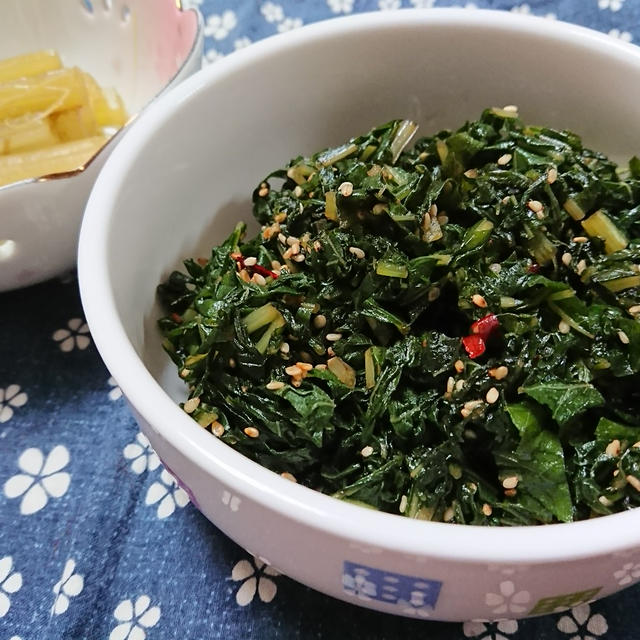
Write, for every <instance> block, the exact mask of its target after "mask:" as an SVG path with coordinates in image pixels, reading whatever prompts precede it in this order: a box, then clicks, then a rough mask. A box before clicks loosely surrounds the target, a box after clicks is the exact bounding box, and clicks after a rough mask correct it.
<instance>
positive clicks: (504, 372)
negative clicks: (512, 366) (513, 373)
mask: <svg viewBox="0 0 640 640" xmlns="http://www.w3.org/2000/svg"><path fill="white" fill-rule="evenodd" d="M488 373H489V375H490V376H491V377H492V378H495V379H496V380H503V379H504V378H506V377H507V376H508V375H509V368H508V367H505V366H504V365H502V366H500V367H496V368H495V369H489V371H488Z"/></svg>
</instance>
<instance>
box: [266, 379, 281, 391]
mask: <svg viewBox="0 0 640 640" xmlns="http://www.w3.org/2000/svg"><path fill="white" fill-rule="evenodd" d="M282 387H284V382H280V380H272V381H271V382H268V383H267V389H269V391H277V390H278V389H282Z"/></svg>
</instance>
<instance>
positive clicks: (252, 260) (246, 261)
mask: <svg viewBox="0 0 640 640" xmlns="http://www.w3.org/2000/svg"><path fill="white" fill-rule="evenodd" d="M257 262H258V258H255V257H253V256H250V257H248V258H245V259H244V264H245V265H246V266H247V267H253V265H254V264H256V263H257Z"/></svg>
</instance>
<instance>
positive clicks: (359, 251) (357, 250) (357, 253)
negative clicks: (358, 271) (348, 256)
mask: <svg viewBox="0 0 640 640" xmlns="http://www.w3.org/2000/svg"><path fill="white" fill-rule="evenodd" d="M349 253H352V254H353V255H354V256H355V257H356V258H358V259H359V260H362V258H364V256H365V253H364V251H363V250H362V249H360V248H359V247H349Z"/></svg>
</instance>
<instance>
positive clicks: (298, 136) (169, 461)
mask: <svg viewBox="0 0 640 640" xmlns="http://www.w3.org/2000/svg"><path fill="white" fill-rule="evenodd" d="M587 70H588V72H587ZM512 103H515V104H517V105H519V106H520V108H521V113H522V115H523V118H524V119H525V120H526V121H528V122H534V123H544V124H548V125H551V126H557V127H569V128H571V129H573V130H575V131H577V132H578V133H580V134H582V135H583V136H584V139H585V141H586V142H587V143H588V144H590V145H592V146H595V147H596V148H598V149H602V150H604V151H606V152H609V153H610V154H612V155H613V156H615V157H626V156H629V155H631V154H632V153H634V152H635V153H637V152H638V151H639V150H640V127H638V126H637V123H638V104H640V49H637V48H635V47H633V46H630V45H627V44H624V43H620V42H617V41H614V40H613V39H610V38H609V37H608V36H604V35H600V34H597V33H595V32H592V31H588V30H585V29H582V28H579V27H574V26H569V25H566V24H562V23H556V22H549V21H544V20H541V19H536V18H531V17H527V16H516V15H513V14H508V13H494V12H485V11H460V10H444V9H443V10H427V11H401V12H396V13H384V14H369V15H359V16H353V17H347V18H341V19H338V20H333V21H330V22H325V23H319V24H315V25H311V26H309V27H305V28H303V29H301V30H299V31H294V32H291V33H287V34H285V35H281V36H276V37H274V38H271V39H268V40H265V41H263V42H259V43H257V44H255V45H252V46H251V47H249V48H247V49H245V50H242V51H240V52H237V53H234V54H233V55H231V56H229V57H228V58H226V59H224V60H222V61H221V62H217V63H216V64H215V65H213V66H211V67H210V68H208V69H206V70H204V71H202V72H200V73H199V74H197V75H196V76H194V77H192V78H190V79H189V80H187V81H186V82H185V83H184V84H182V85H181V86H180V87H178V88H177V89H175V90H173V91H172V92H171V93H169V94H167V95H166V96H164V97H163V98H161V99H160V100H158V101H157V102H156V103H155V104H154V105H152V107H151V108H150V109H149V110H148V111H147V112H145V114H144V115H143V116H142V117H141V118H140V119H139V121H138V122H136V123H135V125H134V126H133V128H132V129H131V131H130V132H129V133H127V135H126V136H125V137H124V138H123V140H122V142H121V143H120V144H119V145H118V147H117V148H116V149H115V151H114V153H113V155H112V156H111V158H110V159H109V161H108V162H107V164H106V166H105V168H104V170H103V172H102V174H101V175H100V177H99V179H98V181H97V183H96V186H95V189H94V191H93V193H92V195H91V198H90V201H89V204H88V207H87V212H86V217H85V220H84V224H83V227H82V232H81V239H80V254H79V268H80V284H81V290H82V298H83V302H84V307H85V311H86V314H87V319H88V321H89V325H90V327H91V331H92V334H93V338H94V340H95V343H96V345H97V347H98V349H99V350H100V353H101V354H102V356H103V358H104V360H105V362H106V364H107V366H108V368H109V369H110V370H111V372H112V374H113V375H114V376H115V378H116V380H117V381H118V383H119V385H120V386H121V388H122V390H123V392H124V394H125V395H126V397H127V398H128V400H129V403H130V404H131V406H132V409H133V411H134V413H135V415H136V417H137V419H138V421H139V423H140V426H141V428H142V430H143V431H144V433H145V434H146V435H147V436H148V437H149V439H150V441H151V443H152V445H153V447H154V448H155V450H156V451H157V452H158V454H159V456H160V457H161V459H162V460H163V462H164V464H165V465H166V466H168V467H169V469H170V470H171V471H172V473H174V474H175V475H176V477H178V478H179V480H180V482H181V483H182V485H183V486H184V487H185V488H186V489H187V491H188V493H189V495H190V496H191V498H192V500H193V502H194V503H195V504H196V506H197V507H198V508H199V509H200V510H201V511H202V512H203V513H204V514H205V515H206V516H207V517H208V518H209V519H210V520H211V521H213V522H214V523H215V524H216V525H217V526H218V527H219V528H220V529H221V530H222V531H224V532H225V533H227V534H228V535H229V536H230V537H231V538H233V539H234V540H235V541H236V542H238V543H239V544H240V545H242V546H243V547H245V548H246V549H247V550H249V551H250V552H251V553H253V554H255V555H258V556H260V557H262V558H263V559H264V560H265V561H266V562H269V563H272V564H273V565H274V566H275V567H276V568H277V569H278V570H280V571H282V572H284V573H285V574H287V575H288V576H291V577H292V578H295V579H296V580H299V581H300V582H303V583H305V584H307V585H310V586H311V587H314V588H316V589H318V590H320V591H323V592H325V593H327V594H330V595H332V596H335V597H337V598H341V599H343V600H346V601H348V602H353V603H356V604H360V605H363V606H367V607H371V608H374V609H379V610H381V611H386V612H390V613H394V614H403V615H416V616H425V617H431V618H434V619H440V620H466V619H473V618H476V619H477V618H480V619H495V618H514V617H523V616H528V615H536V614H543V613H549V612H552V611H556V610H560V609H565V608H568V607H571V606H574V605H576V604H578V603H580V602H584V601H589V600H592V599H595V598H599V597H602V596H606V595H608V594H610V593H613V592H614V591H617V590H618V589H620V588H622V585H624V584H628V583H629V581H631V576H630V575H629V576H627V573H628V572H626V573H625V570H624V569H623V567H624V566H625V565H628V563H629V562H633V563H636V562H638V561H639V559H640V510H636V511H630V512H626V513H622V514H617V515H613V516H608V517H603V518H600V519H594V520H589V521H584V522H577V523H570V524H558V525H547V526H540V527H519V528H483V527H472V526H461V525H451V524H443V523H431V522H424V521H416V520H410V519H406V518H403V517H400V516H394V515H388V514H382V513H377V512H374V511H371V510H367V509H362V508H359V507H357V506H353V505H350V504H346V503H343V502H339V501H338V500H334V499H332V498H329V497H327V496H324V495H321V494H319V493H316V492H313V491H311V490H309V489H306V488H304V487H301V486H298V485H295V484H292V483H290V482H288V481H286V480H283V479H282V478H280V477H279V476H278V475H276V474H274V473H271V472H270V471H268V470H266V469H264V468H261V467H260V466H258V465H257V464H255V463H253V462H251V461H250V460H248V459H246V458H244V457H243V456H241V455H240V454H239V453H237V452H235V451H233V450H232V449H230V448H228V447H227V446H226V445H224V444H223V443H221V442H220V441H218V440H217V439H216V438H214V437H212V436H211V435H210V434H209V433H208V432H205V431H204V430H202V429H201V428H200V427H199V426H198V425H197V424H196V423H195V422H194V421H192V420H191V419H190V418H189V417H188V416H187V415H186V414H184V413H183V412H182V411H181V410H180V409H179V408H178V406H176V404H175V403H176V401H177V400H179V399H180V398H184V397H185V396H184V389H183V388H182V383H181V382H180V381H179V380H178V378H177V375H176V372H175V370H174V367H173V365H172V364H170V363H169V361H168V358H166V357H165V355H164V354H163V352H162V350H161V347H160V338H159V336H158V333H157V331H156V328H155V320H156V319H157V317H158V316H159V314H160V310H159V309H158V307H157V306H156V301H155V287H156V285H157V284H158V283H159V282H160V281H161V280H162V279H163V278H165V277H166V276H167V274H168V273H169V272H170V271H171V270H172V269H173V268H176V267H178V266H179V265H180V262H181V259H182V258H183V257H186V256H199V255H207V253H208V249H209V247H210V246H211V245H212V243H215V242H217V241H219V240H221V239H222V238H223V237H225V235H226V234H227V233H228V232H229V231H230V229H231V228H232V224H233V222H234V221H235V220H237V219H238V218H244V219H249V218H250V215H251V214H250V210H251V209H250V201H249V198H250V194H251V191H252V189H253V188H254V186H255V185H256V184H257V183H258V182H259V180H261V179H262V178H263V177H264V175H266V173H268V172H269V171H270V170H271V169H273V168H275V167H280V166H282V165H283V163H285V162H287V161H288V160H289V159H290V158H291V157H294V156H296V155H298V154H300V153H311V152H314V151H316V150H319V149H321V148H323V147H325V146H327V145H331V144H335V143H339V142H341V141H343V140H345V139H346V138H348V137H349V136H351V135H354V134H358V133H360V132H364V131H366V130H368V129H369V127H371V126H372V125H374V124H377V123H380V122H384V121H387V120H389V119H391V118H401V117H406V118H412V119H415V120H417V121H418V122H419V123H420V124H421V131H422V132H423V133H424V134H426V133H428V132H433V131H434V130H438V129H440V128H442V127H445V126H449V127H451V126H457V125H459V124H461V123H462V122H463V121H464V120H465V119H467V118H475V117H477V116H478V115H479V114H480V112H481V110H482V109H483V108H484V107H486V106H490V105H498V106H501V105H504V104H512ZM177 570H178V571H179V570H180V569H179V565H178V568H177ZM385 585H386V586H388V587H393V588H395V589H396V590H395V591H394V590H393V589H390V588H387V589H384V587H385ZM385 594H387V595H385Z"/></svg>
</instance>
